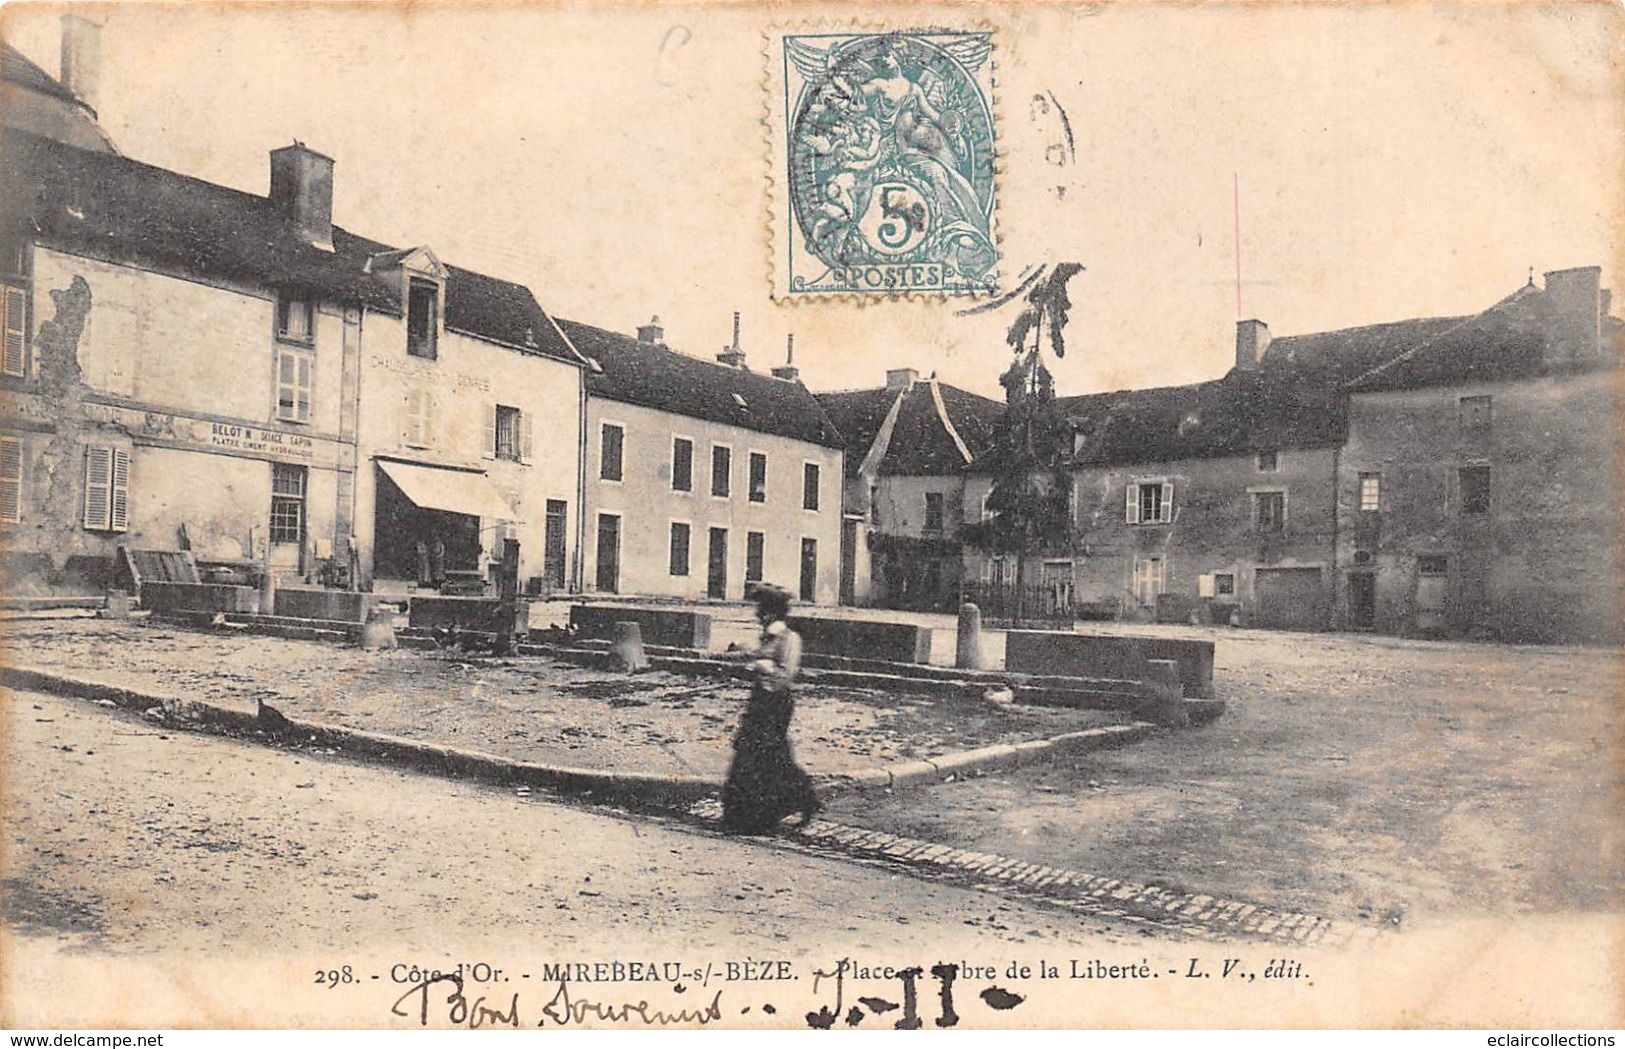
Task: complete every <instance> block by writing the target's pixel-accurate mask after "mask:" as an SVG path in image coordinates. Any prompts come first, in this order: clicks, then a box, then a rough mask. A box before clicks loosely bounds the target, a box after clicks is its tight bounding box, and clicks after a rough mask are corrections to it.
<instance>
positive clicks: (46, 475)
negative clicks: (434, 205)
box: [0, 114, 585, 592]
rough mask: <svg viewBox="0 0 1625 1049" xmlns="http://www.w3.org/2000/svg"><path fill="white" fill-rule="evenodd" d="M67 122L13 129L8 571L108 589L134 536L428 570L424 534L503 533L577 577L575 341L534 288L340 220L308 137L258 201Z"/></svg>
mask: <svg viewBox="0 0 1625 1049" xmlns="http://www.w3.org/2000/svg"><path fill="white" fill-rule="evenodd" d="M8 116H9V114H8ZM71 137H72V136H63V137H62V139H59V138H52V137H46V136H41V135H36V134H33V133H31V132H30V131H29V130H25V129H23V128H20V127H16V126H8V127H7V128H6V129H5V131H4V140H3V143H0V194H3V195H4V199H5V200H6V201H7V203H8V205H9V206H8V208H7V209H6V215H5V219H6V222H5V225H4V226H3V228H0V249H3V254H0V268H3V270H4V272H3V273H0V284H3V286H4V296H3V302H4V310H5V317H4V321H5V333H6V344H5V354H4V360H3V364H4V368H3V371H4V374H0V549H3V550H4V561H5V568H6V586H7V588H8V590H12V591H14V592H23V591H26V590H28V589H45V588H56V587H63V588H69V589H78V590H83V589H87V588H96V587H99V586H104V585H106V584H107V583H108V582H110V581H111V578H112V575H113V566H114V555H115V552H116V550H117V548H118V547H120V546H129V547H134V548H156V549H166V550H174V549H190V550H191V551H192V552H193V553H194V555H195V556H196V557H197V558H198V560H199V561H200V562H204V563H208V562H215V563H219V564H223V565H235V566H238V567H242V568H248V567H251V566H256V565H258V564H260V563H262V562H263V561H265V560H266V559H269V562H270V564H271V566H272V568H273V571H275V572H276V573H277V574H278V575H279V576H281V577H283V579H284V581H292V580H293V579H296V578H303V579H306V580H316V579H319V578H324V577H325V578H328V579H331V578H333V577H334V573H335V572H336V573H337V574H339V575H348V574H351V573H350V570H351V569H352V568H353V569H354V570H355V572H356V573H358V574H359V580H358V581H359V582H360V583H362V584H365V585H370V584H372V583H373V582H374V581H375V580H378V581H383V582H386V583H387V582H389V581H392V580H394V581H403V582H405V583H408V584H410V583H412V582H416V581H417V580H418V578H419V577H420V575H422V574H423V572H421V571H420V563H421V561H422V560H423V559H422V558H421V557H420V556H419V550H420V544H421V547H422V549H423V551H424V552H425V553H427V552H429V551H430V550H433V551H435V559H436V561H437V568H438V569H441V570H461V571H465V572H467V573H469V574H471V575H475V574H483V573H484V572H485V571H486V570H487V568H488V566H489V561H490V559H491V557H492V555H493V553H495V552H496V551H497V550H498V549H499V548H500V546H499V543H500V540H501V539H502V538H505V537H510V536H511V537H515V538H518V539H519V540H520V542H521V556H522V563H521V568H520V571H521V576H522V577H525V578H532V577H533V578H536V579H537V580H538V585H539V584H540V582H541V581H543V580H546V579H551V581H552V582H553V583H554V584H555V585H556V586H561V587H568V586H570V585H572V584H573V583H574V581H575V580H576V579H578V578H579V572H578V568H577V566H575V565H574V562H573V559H574V558H575V557H576V556H577V553H578V551H579V544H578V542H577V539H576V535H575V533H573V532H572V528H579V520H580V518H579V513H578V512H577V511H578V508H579V506H580V481H581V479H580V457H579V454H578V448H579V445H580V439H581V427H582V422H583V420H584V417H585V415H584V412H585V409H584V397H585V393H584V389H583V380H582V373H583V369H584V362H583V360H582V359H581V358H580V357H579V355H577V354H576V353H575V352H574V351H573V350H572V349H571V348H570V346H569V343H568V340H566V339H565V338H564V337H563V335H562V334H561V333H560V332H559V330H558V328H557V327H556V326H555V325H554V324H553V322H552V320H551V318H549V317H548V316H547V314H546V313H545V312H544V311H543V310H542V309H541V307H540V306H539V305H538V304H537V302H536V300H535V297H534V296H533V295H532V293H531V292H530V291H529V289H527V288H525V287H524V286H522V285H519V284H515V283H513V282H510V281H504V280H500V279H497V278H493V277H489V276H485V275H483V274H478V273H474V272H471V271H468V270H463V269H459V268H457V267H455V266H450V265H446V264H443V263H442V262H441V261H440V260H439V259H438V258H437V257H436V256H435V254H434V253H433V252H432V251H431V250H430V249H428V248H425V247H419V248H413V249H406V250H402V249H397V248H394V247H391V246H390V245H386V244H381V243H378V242H375V241H371V240H367V239H365V238H362V237H359V236H356V235H355V234H352V233H349V232H348V231H346V230H344V229H343V228H341V227H339V226H336V225H334V224H333V221H332V186H333V170H334V165H333V162H332V161H331V160H330V159H329V158H327V157H325V156H323V155H321V154H319V153H316V152H315V151H313V150H310V149H307V148H306V147H304V146H303V145H301V144H298V143H295V144H294V145H291V146H287V147H283V148H282V149H278V150H275V151H273V152H272V153H271V155H270V165H269V185H270V190H269V193H268V194H267V195H263V196H262V195H258V194H254V193H246V192H242V191H239V190H235V189H230V188H227V187H224V186H219V185H214V184H211V183H207V182H204V181H201V180H198V179H193V178H189V177H187V176H185V175H181V174H178V173H176V172H172V171H167V170H164V169H161V168H157V167H153V166H150V165H146V164H141V163H138V162H136V161H134V160H130V159H128V158H126V157H122V156H120V155H118V154H117V153H115V152H113V151H111V150H110V149H83V148H79V145H77V144H74V143H73V142H71V141H65V140H63V139H67V138H71ZM573 569H576V570H573Z"/></svg>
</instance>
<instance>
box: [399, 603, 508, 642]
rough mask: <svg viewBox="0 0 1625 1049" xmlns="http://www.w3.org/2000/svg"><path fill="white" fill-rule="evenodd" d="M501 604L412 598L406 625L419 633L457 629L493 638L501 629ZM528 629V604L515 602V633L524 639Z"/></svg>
mask: <svg viewBox="0 0 1625 1049" xmlns="http://www.w3.org/2000/svg"><path fill="white" fill-rule="evenodd" d="M501 611H502V602H501V601H499V600H497V599H496V598H494V597H447V596H445V595H443V594H439V595H415V596H413V597H412V599H411V602H410V606H409V607H408V609H407V621H408V622H409V623H411V625H412V626H413V627H415V628H417V629H419V630H433V629H435V628H437V627H456V628H457V629H458V630H473V631H477V632H479V633H484V634H495V633H497V632H498V628H499V627H500V626H501V619H500V616H501ZM529 625H530V602H528V601H516V602H514V633H516V634H518V635H521V636H523V635H524V633H525V631H526V630H528V629H529Z"/></svg>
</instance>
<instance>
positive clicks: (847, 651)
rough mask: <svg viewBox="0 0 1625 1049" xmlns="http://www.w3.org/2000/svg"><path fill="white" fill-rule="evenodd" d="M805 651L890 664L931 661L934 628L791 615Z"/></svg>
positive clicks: (792, 625) (792, 622)
mask: <svg viewBox="0 0 1625 1049" xmlns="http://www.w3.org/2000/svg"><path fill="white" fill-rule="evenodd" d="M790 629H792V630H794V631H795V632H796V633H798V634H800V635H801V646H802V650H803V651H804V652H809V653H815V654H818V655H828V656H846V657H848V658H851V659H881V660H885V661H887V662H891V663H929V662H931V633H932V631H931V628H930V627H922V626H913V625H911V624H908V623H875V622H871V621H868V620H860V619H822V618H819V617H817V616H791V617H790Z"/></svg>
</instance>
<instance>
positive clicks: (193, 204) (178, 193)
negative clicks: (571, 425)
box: [0, 130, 576, 362]
mask: <svg viewBox="0 0 1625 1049" xmlns="http://www.w3.org/2000/svg"><path fill="white" fill-rule="evenodd" d="M0 179H3V180H4V182H3V187H4V193H5V196H6V199H7V200H8V201H17V202H27V203H26V205H25V206H26V207H27V208H28V210H29V212H30V217H31V218H32V219H33V221H34V223H35V225H36V226H37V227H38V229H39V239H40V241H41V243H44V244H47V245H49V246H52V247H57V248H61V249H63V250H66V251H72V252H80V253H84V254H88V255H91V256H93V257H96V258H102V259H106V260H109V261H114V262H121V263H130V264H135V265H142V266H148V267H151V268H153V269H156V270H159V271H162V272H173V273H177V274H180V275H184V276H199V277H209V278H214V279H219V280H224V281H228V282H233V283H241V284H247V285H252V286H258V287H267V288H288V289H297V290H301V291H305V292H309V293H312V294H316V295H319V296H322V297H324V298H328V299H331V300H334V301H337V302H342V303H352V304H356V305H361V306H365V307H367V308H368V309H373V310H378V311H380V312H384V313H390V314H394V315H397V316H398V315H399V314H400V312H401V304H400V301H399V290H398V287H396V286H395V285H393V284H392V283H390V282H386V281H382V280H379V279H378V278H377V277H375V276H372V275H371V274H369V273H368V272H367V270H368V260H369V259H371V258H373V257H374V256H377V255H380V254H381V253H384V252H392V251H397V250H398V249H396V248H393V247H391V246H390V245H387V244H381V243H379V242H377V241H374V240H369V239H367V238H365V237H358V236H356V235H355V234H353V233H350V232H348V231H347V230H344V229H342V228H340V227H338V226H334V227H333V247H334V250H333V251H323V250H322V249H320V248H317V247H315V246H313V245H311V244H310V243H308V242H306V241H305V240H304V239H302V238H301V237H300V236H299V235H298V234H297V233H296V232H295V230H294V229H293V226H292V224H291V223H290V222H289V221H288V220H287V218H286V217H285V216H284V215H283V214H282V213H281V212H280V211H279V210H277V208H276V207H275V206H273V205H272V204H271V202H270V201H269V200H268V199H266V198H265V197H261V196H256V195H255V194H252V193H244V192H242V191H240V190H235V189H229V188H227V187H225V186H218V185H215V184H214V183H211V182H204V181H202V180H201V179H195V178H190V177H188V176H186V175H181V174H177V173H176V172H173V171H167V170H165V169H163V168H158V167H153V166H151V165H149V164H142V163H139V162H137V161H133V160H130V159H129V158H127V157H120V156H115V155H110V154H105V153H94V152H88V151H86V150H81V149H74V148H72V147H71V146H65V145H62V144H61V143H58V142H54V141H51V140H49V139H44V138H40V137H38V136H35V135H29V134H26V133H24V132H20V131H16V130H7V131H6V132H5V138H4V141H3V149H0ZM445 303H446V305H445V324H446V327H447V328H450V329H454V330H456V331H460V332H464V333H466V334H469V335H473V336H475V337H477V338H483V339H488V340H492V341H496V342H501V343H506V344H508V345H511V346H515V347H519V348H523V349H525V350H527V351H530V352H535V353H540V354H543V355H546V356H550V357H556V358H558V359H561V360H568V361H572V362H574V361H576V357H575V355H574V354H573V353H571V351H570V349H569V346H568V345H567V344H566V343H565V342H564V340H563V339H561V338H560V337H559V335H558V333H557V332H556V331H554V329H553V325H552V324H551V323H550V322H549V320H548V317H547V314H546V313H545V312H543V310H542V308H541V306H540V304H538V303H537V301H536V297H535V296H534V295H533V294H531V291H530V289H529V288H526V287H525V286H524V285H522V284H516V283H514V282H512V281H506V280H501V279H498V278H496V277H489V276H486V275H484V274H480V273H474V272H472V271H469V270H464V269H459V268H457V267H455V266H452V267H448V276H447V279H446V289H445Z"/></svg>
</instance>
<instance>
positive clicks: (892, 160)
mask: <svg viewBox="0 0 1625 1049" xmlns="http://www.w3.org/2000/svg"><path fill="white" fill-rule="evenodd" d="M992 51H993V41H992V36H991V34H989V33H987V32H955V31H945V30H922V31H914V32H885V33H844V34H828V33H825V34H805V35H785V36H783V37H782V38H781V39H780V52H781V53H780V55H779V56H778V57H779V59H780V62H781V64H782V68H781V69H780V70H779V72H780V73H781V74H782V77H783V93H784V99H783V106H784V108H783V114H784V124H783V136H782V151H783V153H782V161H781V163H782V164H783V167H782V168H781V169H780V174H781V176H782V182H781V185H780V192H779V193H778V194H777V195H776V207H777V209H778V210H779V212H780V213H779V214H777V215H775V216H774V221H775V222H776V223H779V224H780V227H779V228H781V229H783V230H784V231H785V236H786V242H785V243H782V244H780V245H779V248H780V254H781V257H780V258H779V259H777V260H776V264H775V270H776V273H777V275H776V279H775V285H776V286H775V289H774V290H775V293H777V294H779V295H781V296H783V295H788V296H812V295H820V294H825V295H827V294H857V295H863V296H874V295H882V296H884V295H902V294H911V293H922V292H923V293H942V294H977V293H986V292H991V291H996V290H997V288H998V261H999V256H998V244H997V240H996V239H995V236H994V229H993V217H994V216H993V209H994V150H995V136H994V117H993V108H992V105H991V95H992ZM781 267H782V268H781Z"/></svg>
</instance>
